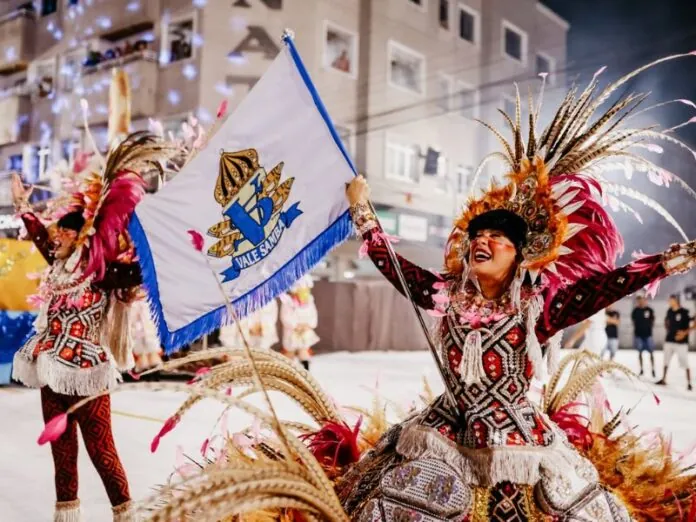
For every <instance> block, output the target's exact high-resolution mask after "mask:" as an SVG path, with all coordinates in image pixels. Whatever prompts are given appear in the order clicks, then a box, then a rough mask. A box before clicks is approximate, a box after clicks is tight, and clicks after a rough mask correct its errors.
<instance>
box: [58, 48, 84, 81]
mask: <svg viewBox="0 0 696 522" xmlns="http://www.w3.org/2000/svg"><path fill="white" fill-rule="evenodd" d="M85 58H86V53H85V51H84V50H82V49H80V50H78V51H74V52H72V53H69V54H66V55H64V56H63V57H61V59H60V70H59V71H58V77H59V78H60V88H61V90H62V91H64V92H72V91H73V90H74V89H75V86H76V84H77V81H78V78H79V77H80V74H81V72H82V62H84V61H85Z"/></svg>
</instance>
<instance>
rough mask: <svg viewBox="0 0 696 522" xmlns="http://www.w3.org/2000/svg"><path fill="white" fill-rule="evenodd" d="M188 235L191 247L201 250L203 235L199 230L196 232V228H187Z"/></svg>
mask: <svg viewBox="0 0 696 522" xmlns="http://www.w3.org/2000/svg"><path fill="white" fill-rule="evenodd" d="M187 232H188V235H189V238H190V239H191V244H192V245H193V248H195V249H196V250H198V251H199V252H202V251H203V236H202V235H201V233H200V232H197V231H196V230H193V229H191V230H188V231H187Z"/></svg>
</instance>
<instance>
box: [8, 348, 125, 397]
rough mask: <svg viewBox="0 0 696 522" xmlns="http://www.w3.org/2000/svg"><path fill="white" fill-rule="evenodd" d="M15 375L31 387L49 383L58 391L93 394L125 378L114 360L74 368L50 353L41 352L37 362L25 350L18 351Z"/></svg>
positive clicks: (110, 388) (65, 393) (13, 366)
mask: <svg viewBox="0 0 696 522" xmlns="http://www.w3.org/2000/svg"><path fill="white" fill-rule="evenodd" d="M12 378H13V379H15V380H17V381H19V382H21V383H23V384H24V385H25V386H29V387H30V388H41V387H42V386H48V387H49V388H51V390H53V391H54V392H56V393H62V394H63V395H77V396H79V397H89V396H90V395H95V394H97V393H101V392H102V391H104V390H113V389H114V388H115V387H116V385H117V384H118V383H119V381H120V380H121V375H120V374H119V373H118V371H117V370H116V368H115V367H114V365H113V363H112V362H111V361H107V362H105V363H101V364H98V365H97V366H95V367H93V368H71V367H69V366H67V365H65V364H63V363H61V362H59V361H57V360H56V359H53V358H52V357H51V356H50V355H49V354H48V353H45V352H44V353H40V354H39V356H38V357H37V359H36V361H32V360H31V359H28V358H27V357H26V355H24V353H22V352H18V353H16V354H15V357H14V360H13V363H12Z"/></svg>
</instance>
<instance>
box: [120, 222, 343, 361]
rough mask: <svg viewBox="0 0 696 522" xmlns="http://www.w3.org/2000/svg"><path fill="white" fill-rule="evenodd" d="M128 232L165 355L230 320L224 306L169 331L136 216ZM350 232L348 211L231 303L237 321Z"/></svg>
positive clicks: (336, 244) (315, 261) (294, 277)
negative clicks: (268, 276) (263, 279)
mask: <svg viewBox="0 0 696 522" xmlns="http://www.w3.org/2000/svg"><path fill="white" fill-rule="evenodd" d="M129 232H130V235H131V238H132V240H133V243H134V244H135V248H136V251H137V254H138V258H139V261H140V267H141V270H142V275H143V284H144V285H145V288H146V289H147V295H148V303H149V306H150V311H151V313H152V318H153V320H154V322H155V325H156V326H157V331H158V333H159V337H160V341H161V343H162V346H163V347H164V351H165V353H166V354H167V355H169V354H171V353H174V352H175V351H176V350H177V349H178V348H180V347H181V346H183V345H186V344H190V343H193V342H194V341H196V340H197V339H200V338H201V337H203V336H204V335H206V334H208V333H210V332H211V331H213V330H214V329H216V328H219V327H220V326H222V325H225V324H228V323H229V322H231V321H232V318H231V317H227V311H226V310H225V306H224V305H221V306H220V307H219V308H217V309H215V310H213V311H211V312H209V313H207V314H206V315H204V316H202V317H200V318H198V319H197V320H196V321H194V322H192V323H190V324H188V325H186V326H184V327H182V328H180V329H178V330H176V331H173V332H172V331H169V329H168V328H167V324H166V321H165V319H164V312H163V310H162V305H161V302H160V295H159V288H158V285H157V274H156V270H155V264H154V261H153V259H152V252H151V251H150V246H149V243H148V241H147V237H146V235H145V231H144V230H143V227H142V225H141V224H140V221H139V220H138V216H137V213H134V214H133V215H132V217H131V220H130V224H129ZM352 232H353V224H352V221H351V220H350V216H349V215H348V211H345V212H344V213H343V214H341V216H339V217H338V219H336V220H335V221H334V222H333V223H332V224H331V226H329V228H327V229H326V230H325V231H324V232H322V233H321V234H320V235H319V236H317V237H316V238H315V239H314V240H313V241H312V242H311V243H309V244H308V245H307V246H306V247H305V248H304V249H302V251H300V252H299V253H298V254H297V255H296V256H295V257H294V258H292V259H291V260H290V261H288V262H287V263H286V264H285V266H283V267H282V268H281V269H280V270H278V271H277V272H276V273H275V274H273V276H271V277H270V278H269V279H267V280H265V281H264V282H263V283H261V284H260V285H258V286H257V287H255V288H253V289H251V290H249V291H248V292H247V293H246V294H245V295H243V296H242V297H240V298H238V299H237V300H235V301H233V303H232V304H233V305H234V309H235V312H236V313H237V315H238V316H239V317H240V318H242V317H245V316H247V315H249V314H250V313H251V312H253V311H255V310H258V309H259V308H262V307H263V306H265V305H266V304H267V303H268V302H269V301H271V300H272V299H275V298H276V297H277V296H278V295H280V294H282V293H283V292H285V291H287V290H288V289H289V288H290V287H291V286H292V285H293V284H294V283H295V281H296V280H297V279H299V278H300V277H301V276H303V275H304V274H306V273H307V272H309V271H310V270H312V268H314V267H315V266H316V265H317V263H319V261H321V260H322V258H323V257H324V256H326V255H327V254H328V252H329V251H331V250H332V249H333V248H335V247H336V246H338V245H339V244H340V243H342V242H343V241H345V240H346V239H347V238H348V237H349V236H350V235H351V234H352Z"/></svg>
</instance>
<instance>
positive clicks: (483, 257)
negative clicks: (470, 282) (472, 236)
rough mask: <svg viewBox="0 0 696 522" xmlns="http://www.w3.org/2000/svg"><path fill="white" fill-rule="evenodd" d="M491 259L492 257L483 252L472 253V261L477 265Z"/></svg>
mask: <svg viewBox="0 0 696 522" xmlns="http://www.w3.org/2000/svg"><path fill="white" fill-rule="evenodd" d="M491 257H493V256H491V254H489V253H488V252H485V251H484V250H476V251H475V252H474V261H476V262H477V263H485V262H486V261H489V260H490V259H491Z"/></svg>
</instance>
